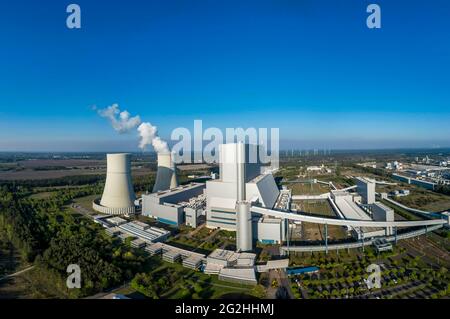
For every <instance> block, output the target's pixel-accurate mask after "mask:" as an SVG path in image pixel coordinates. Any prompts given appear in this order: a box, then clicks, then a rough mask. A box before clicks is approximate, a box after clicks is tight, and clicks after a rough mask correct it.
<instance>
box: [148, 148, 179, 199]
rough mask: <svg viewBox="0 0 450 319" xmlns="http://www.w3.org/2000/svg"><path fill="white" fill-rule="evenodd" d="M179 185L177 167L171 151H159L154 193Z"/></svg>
mask: <svg viewBox="0 0 450 319" xmlns="http://www.w3.org/2000/svg"><path fill="white" fill-rule="evenodd" d="M177 186H178V181H177V173H176V167H175V164H174V162H173V160H172V154H171V153H158V170H157V172H156V180H155V185H154V186H153V193H155V192H159V191H165V190H168V189H171V188H174V187H177Z"/></svg>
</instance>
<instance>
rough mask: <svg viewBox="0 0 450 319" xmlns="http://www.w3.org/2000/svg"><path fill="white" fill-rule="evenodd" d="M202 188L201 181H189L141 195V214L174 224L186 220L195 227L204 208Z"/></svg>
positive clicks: (203, 187) (203, 186)
mask: <svg viewBox="0 0 450 319" xmlns="http://www.w3.org/2000/svg"><path fill="white" fill-rule="evenodd" d="M204 189H205V184H203V183H191V184H187V185H182V186H178V187H175V188H171V189H168V190H165V191H159V192H156V193H152V194H145V195H142V214H143V215H145V216H150V217H153V218H156V219H158V221H160V222H162V223H165V224H170V225H175V226H179V225H180V224H183V223H184V222H185V220H186V221H187V222H188V223H189V224H190V225H192V226H194V227H196V226H197V218H198V216H199V215H201V214H203V212H204V208H205V202H206V199H205V196H204V195H203V192H204ZM185 214H186V215H187V218H186V219H185Z"/></svg>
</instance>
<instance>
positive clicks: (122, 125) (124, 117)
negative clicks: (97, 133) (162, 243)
mask: <svg viewBox="0 0 450 319" xmlns="http://www.w3.org/2000/svg"><path fill="white" fill-rule="evenodd" d="M97 112H98V114H99V115H100V116H101V117H104V118H106V119H108V120H109V121H110V122H111V125H112V127H113V128H114V129H115V130H116V131H117V132H119V133H120V134H123V133H127V132H129V131H130V130H132V129H134V128H136V127H137V126H138V125H139V124H141V118H140V117H139V115H137V116H133V117H132V116H131V115H130V113H129V112H128V111H120V109H119V105H117V104H113V105H110V106H108V107H107V108H105V109H101V110H98V111H97Z"/></svg>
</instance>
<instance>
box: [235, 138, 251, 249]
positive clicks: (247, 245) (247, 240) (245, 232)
mask: <svg viewBox="0 0 450 319" xmlns="http://www.w3.org/2000/svg"><path fill="white" fill-rule="evenodd" d="M245 163H246V154H245V144H244V143H242V142H239V143H238V144H237V148H236V165H237V185H236V186H237V187H236V188H237V196H236V198H237V201H236V222H237V223H236V250H237V251H238V252H243V251H251V250H252V249H253V234H252V213H251V212H250V204H249V202H248V201H246V200H245V199H246V198H245V197H246V194H245Z"/></svg>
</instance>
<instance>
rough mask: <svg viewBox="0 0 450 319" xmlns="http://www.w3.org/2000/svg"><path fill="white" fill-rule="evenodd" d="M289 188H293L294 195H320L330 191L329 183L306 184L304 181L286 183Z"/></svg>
mask: <svg viewBox="0 0 450 319" xmlns="http://www.w3.org/2000/svg"><path fill="white" fill-rule="evenodd" d="M286 186H287V188H289V189H290V190H292V195H320V194H323V193H327V192H329V191H330V188H329V187H328V186H327V185H323V184H317V183H316V184H309V183H308V184H304V183H291V184H287V185H286Z"/></svg>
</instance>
